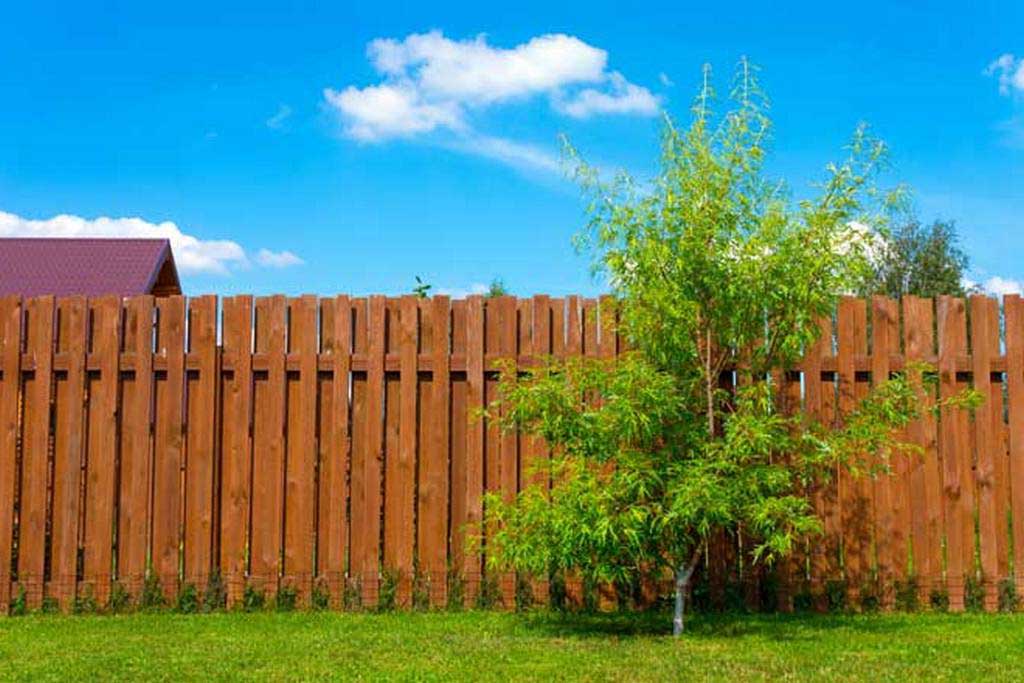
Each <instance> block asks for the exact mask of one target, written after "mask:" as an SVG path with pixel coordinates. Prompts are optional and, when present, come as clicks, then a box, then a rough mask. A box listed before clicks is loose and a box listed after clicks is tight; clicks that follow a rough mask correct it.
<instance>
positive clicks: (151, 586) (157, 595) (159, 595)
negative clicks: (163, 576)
mask: <svg viewBox="0 0 1024 683" xmlns="http://www.w3.org/2000/svg"><path fill="white" fill-rule="evenodd" d="M166 605H167V599H166V597H165V596H164V589H163V586H161V585H160V579H159V578H157V576H156V574H154V573H153V572H149V573H148V574H147V575H146V579H145V581H144V582H143V584H142V597H140V598H139V607H140V608H142V609H144V610H153V609H160V608H162V607H165V606H166Z"/></svg>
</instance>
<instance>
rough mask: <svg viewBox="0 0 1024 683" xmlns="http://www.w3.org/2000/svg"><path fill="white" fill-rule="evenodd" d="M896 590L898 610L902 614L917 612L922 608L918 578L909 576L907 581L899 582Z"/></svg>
mask: <svg viewBox="0 0 1024 683" xmlns="http://www.w3.org/2000/svg"><path fill="white" fill-rule="evenodd" d="M895 588H896V590H895V593H896V595H895V600H896V609H898V610H900V611H902V612H916V611H917V610H919V609H920V608H921V599H920V593H919V590H918V585H917V577H916V576H908V577H907V579H906V580H905V581H897V582H896V587H895Z"/></svg>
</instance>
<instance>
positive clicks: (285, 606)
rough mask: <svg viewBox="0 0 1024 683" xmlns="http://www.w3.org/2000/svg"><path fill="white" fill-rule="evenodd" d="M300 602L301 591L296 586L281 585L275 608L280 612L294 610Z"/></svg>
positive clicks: (275, 600)
mask: <svg viewBox="0 0 1024 683" xmlns="http://www.w3.org/2000/svg"><path fill="white" fill-rule="evenodd" d="M298 603H299V591H298V589H297V588H295V586H281V587H280V588H278V589H277V595H276V596H275V597H274V609H276V610H277V611H278V612H294V611H295V607H296V606H297V605H298Z"/></svg>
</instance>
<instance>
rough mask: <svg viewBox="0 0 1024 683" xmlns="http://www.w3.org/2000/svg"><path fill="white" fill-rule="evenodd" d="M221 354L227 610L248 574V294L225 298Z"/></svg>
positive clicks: (222, 541)
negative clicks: (226, 368)
mask: <svg viewBox="0 0 1024 683" xmlns="http://www.w3.org/2000/svg"><path fill="white" fill-rule="evenodd" d="M223 308H224V311H223V332H222V338H223V340H224V356H225V357H229V358H231V359H232V361H233V369H232V370H231V373H230V375H229V376H225V377H224V378H223V389H222V391H221V396H222V401H223V406H222V408H221V410H222V414H223V417H222V420H221V424H222V430H223V431H222V435H221V489H220V497H221V499H220V567H221V572H222V575H223V577H224V582H225V585H226V588H227V601H228V607H234V606H235V605H237V604H239V602H240V601H241V599H242V595H243V593H244V591H245V577H246V572H247V571H248V562H247V559H248V558H247V555H248V549H249V509H250V504H251V500H252V498H251V495H250V489H249V486H250V481H251V476H252V441H251V439H250V429H251V417H252V408H253V400H252V399H253V397H252V390H253V377H252V341H253V339H252V333H253V319H252V316H253V300H252V297H251V296H235V297H229V298H226V299H224V304H223Z"/></svg>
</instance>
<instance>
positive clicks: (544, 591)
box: [519, 294, 552, 604]
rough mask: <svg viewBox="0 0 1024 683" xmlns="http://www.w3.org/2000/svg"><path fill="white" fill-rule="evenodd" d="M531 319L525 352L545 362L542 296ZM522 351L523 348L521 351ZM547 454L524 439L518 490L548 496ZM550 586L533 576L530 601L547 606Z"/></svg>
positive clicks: (547, 325) (547, 303) (538, 441)
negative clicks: (535, 489) (537, 490)
mask: <svg viewBox="0 0 1024 683" xmlns="http://www.w3.org/2000/svg"><path fill="white" fill-rule="evenodd" d="M530 313H531V317H532V319H531V320H530V327H531V328H532V334H531V335H530V337H529V343H530V346H528V347H527V348H526V349H525V351H526V352H527V353H531V354H533V355H534V356H538V357H540V358H544V359H547V358H548V357H549V356H550V355H551V353H552V348H551V319H552V315H551V300H550V299H549V298H548V297H547V296H546V295H543V294H538V295H536V296H534V297H533V301H532V306H531V308H530ZM520 350H521V351H524V349H520ZM549 460H550V452H549V450H548V446H547V443H546V442H545V441H544V439H543V437H540V436H536V435H531V436H527V437H526V446H525V452H524V454H523V459H522V463H521V466H522V469H521V472H520V475H519V476H520V487H521V488H525V487H526V486H537V487H540V488H541V490H543V491H544V493H545V495H549V489H550V470H549ZM549 590H550V586H549V585H548V581H547V578H546V577H535V578H534V579H533V598H534V600H535V601H537V602H539V603H540V604H547V602H548V599H549V595H548V593H549Z"/></svg>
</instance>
